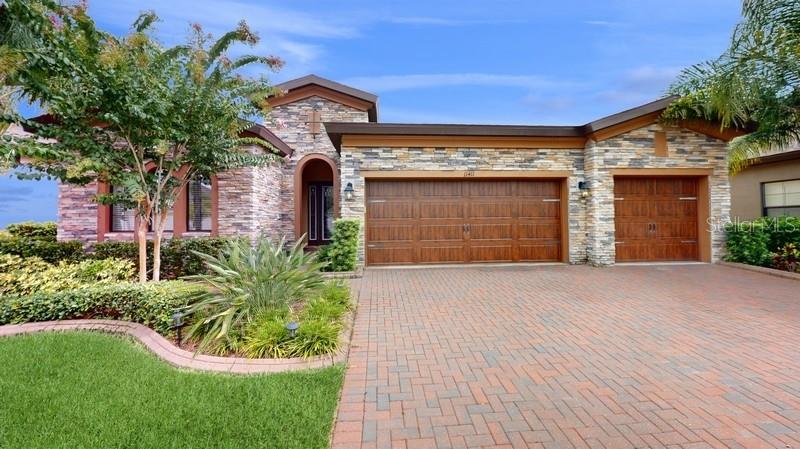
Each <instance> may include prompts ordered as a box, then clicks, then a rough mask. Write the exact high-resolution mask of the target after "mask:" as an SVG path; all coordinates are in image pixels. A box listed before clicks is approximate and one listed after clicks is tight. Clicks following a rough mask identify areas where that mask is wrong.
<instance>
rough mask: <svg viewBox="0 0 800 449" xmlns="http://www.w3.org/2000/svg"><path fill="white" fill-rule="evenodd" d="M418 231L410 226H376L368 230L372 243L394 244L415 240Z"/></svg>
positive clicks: (368, 236)
mask: <svg viewBox="0 0 800 449" xmlns="http://www.w3.org/2000/svg"><path fill="white" fill-rule="evenodd" d="M415 234H416V230H415V229H414V226H413V225H410V224H375V225H372V226H370V227H368V228H367V240H368V241H370V242H392V241H406V242H410V241H412V240H414V235H415Z"/></svg>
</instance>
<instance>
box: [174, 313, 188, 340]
mask: <svg viewBox="0 0 800 449" xmlns="http://www.w3.org/2000/svg"><path fill="white" fill-rule="evenodd" d="M185 316H186V314H185V313H183V312H175V313H173V314H172V327H173V328H175V332H177V340H178V344H180V343H181V328H182V327H183V318H184V317H185Z"/></svg>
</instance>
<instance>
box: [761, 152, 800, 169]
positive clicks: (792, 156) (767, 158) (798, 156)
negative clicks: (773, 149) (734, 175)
mask: <svg viewBox="0 0 800 449" xmlns="http://www.w3.org/2000/svg"><path fill="white" fill-rule="evenodd" d="M796 160H800V149H791V150H787V151H780V152H777V153H772V154H767V155H764V156H760V157H757V158H754V159H753V160H752V161H751V162H750V163H749V164H748V166H753V165H762V164H772V163H775V162H785V161H796Z"/></svg>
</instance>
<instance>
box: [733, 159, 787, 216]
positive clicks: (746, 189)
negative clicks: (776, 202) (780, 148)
mask: <svg viewBox="0 0 800 449" xmlns="http://www.w3.org/2000/svg"><path fill="white" fill-rule="evenodd" d="M789 179H800V160H795V161H784V162H774V163H770V164H762V165H756V166H752V167H749V168H746V169H745V170H744V171H742V172H740V173H738V174H736V175H735V176H733V177H731V201H732V203H731V218H732V219H734V220H735V219H737V218H738V219H739V220H753V219H755V218H758V217H760V216H761V215H762V204H761V183H762V182H770V181H785V180H789Z"/></svg>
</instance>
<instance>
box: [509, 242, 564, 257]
mask: <svg viewBox="0 0 800 449" xmlns="http://www.w3.org/2000/svg"><path fill="white" fill-rule="evenodd" d="M519 260H520V261H526V262H529V261H551V262H555V261H559V260H561V242H558V241H554V242H541V243H538V244H535V245H528V244H520V245H519Z"/></svg>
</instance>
